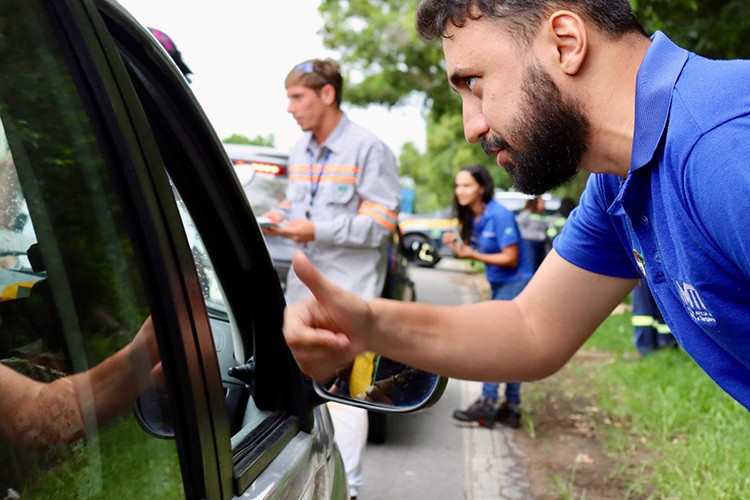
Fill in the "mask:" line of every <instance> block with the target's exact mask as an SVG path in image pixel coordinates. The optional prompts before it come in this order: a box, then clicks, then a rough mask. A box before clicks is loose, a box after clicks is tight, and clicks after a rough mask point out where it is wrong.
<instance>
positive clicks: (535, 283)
mask: <svg viewBox="0 0 750 500" xmlns="http://www.w3.org/2000/svg"><path fill="white" fill-rule="evenodd" d="M294 266H295V267H294V268H295V272H296V273H297V275H298V276H299V277H300V279H302V281H303V282H305V284H307V285H308V287H309V288H310V290H311V291H312V292H313V295H314V298H312V299H310V300H309V301H307V302H303V303H300V304H297V305H294V306H291V307H289V308H287V311H286V315H285V323H284V334H285V336H286V339H287V342H288V344H289V346H290V347H291V349H292V351H293V353H294V356H295V358H296V359H297V362H298V363H299V365H300V367H301V368H302V370H303V371H304V372H305V373H307V374H308V375H310V376H311V377H313V378H315V379H316V380H320V381H323V380H326V379H328V378H330V377H331V375H332V374H333V372H334V370H335V369H336V368H338V367H340V366H345V365H347V364H348V363H351V361H352V359H354V356H356V355H357V354H358V353H359V352H362V351H364V350H368V351H375V352H378V353H380V354H382V355H384V356H386V357H389V358H392V359H394V360H396V361H399V362H402V363H406V364H408V365H411V366H414V367H416V368H421V369H423V370H427V371H430V372H433V373H438V374H441V375H445V376H449V377H455V378H462V379H470V380H498V381H511V380H512V381H525V380H536V379H540V378H543V377H546V376H548V375H550V374H552V373H554V372H555V371H557V370H558V369H559V368H560V367H561V366H563V365H564V364H565V362H566V361H567V360H568V359H570V357H571V356H572V355H573V354H574V353H575V352H576V350H577V349H578V348H579V347H580V346H581V345H582V344H583V342H584V341H585V340H586V339H587V338H588V337H589V336H590V335H591V334H592V333H593V332H594V330H595V329H596V327H597V326H598V325H599V324H600V323H601V322H602V321H603V320H604V319H605V318H606V317H607V315H608V314H609V313H610V312H611V311H612V309H614V307H615V306H617V304H619V303H620V302H621V301H622V300H623V299H624V298H625V296H627V294H628V293H629V292H630V290H631V289H632V288H633V286H634V285H635V283H636V281H635V280H627V279H621V278H612V277H608V276H603V275H599V274H595V273H591V272H588V271H585V270H583V269H581V268H578V267H576V266H574V265H572V264H570V263H568V262H567V261H565V260H564V259H562V258H561V257H559V256H558V255H557V254H556V253H554V252H552V253H550V254H549V255H548V257H547V258H546V259H545V261H544V264H543V265H542V266H541V267H540V268H539V270H538V271H537V273H536V274H535V275H534V278H532V280H531V282H530V283H529V285H528V286H527V287H526V289H525V290H524V291H523V292H522V293H521V294H520V295H519V296H518V297H516V298H515V299H513V300H511V301H499V300H493V301H488V302H481V303H478V304H471V305H463V306H432V305H427V304H415V303H404V302H397V301H390V300H384V299H377V300H374V301H370V302H365V301H363V300H361V299H358V298H357V297H355V296H353V295H352V294H349V293H348V292H346V291H344V290H343V289H341V288H338V287H336V286H335V285H332V284H331V283H330V282H328V281H327V280H325V278H323V277H322V276H321V275H320V274H319V273H318V272H317V271H316V270H315V269H314V268H313V267H312V266H311V265H310V264H309V262H307V260H306V259H305V258H304V256H303V255H301V253H299V254H296V255H295V257H294Z"/></svg>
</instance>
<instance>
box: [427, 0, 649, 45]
mask: <svg viewBox="0 0 750 500" xmlns="http://www.w3.org/2000/svg"><path fill="white" fill-rule="evenodd" d="M561 8H562V9H567V10H570V11H571V12H575V13H576V14H578V15H579V16H581V17H582V18H584V19H585V20H589V21H591V22H593V23H594V24H595V25H596V26H597V27H598V28H599V29H600V30H601V31H602V32H603V33H604V34H605V35H607V36H609V37H610V38H612V39H617V38H620V37H621V36H623V35H625V34H629V33H634V32H635V33H640V34H643V35H645V34H646V33H645V31H644V30H643V27H641V25H640V23H639V22H638V19H637V18H636V17H635V14H634V13H633V9H632V8H631V7H630V2H629V1H628V0H421V1H420V2H419V6H418V7H417V18H416V24H417V31H418V32H419V36H421V37H422V38H423V39H424V40H428V41H432V40H438V39H440V38H441V37H442V38H445V36H446V35H445V29H446V26H448V23H451V24H453V25H455V26H457V27H462V26H463V25H464V23H466V21H467V20H470V19H471V20H477V19H480V18H483V17H484V18H488V19H503V20H505V22H506V24H507V27H508V32H509V33H510V35H511V36H512V37H513V39H514V40H515V41H516V42H518V44H519V46H521V47H523V46H526V45H528V44H529V43H530V42H531V40H532V39H533V38H534V35H535V34H536V32H537V29H538V28H539V25H540V24H541V22H542V20H543V19H544V17H545V16H547V15H549V14H551V13H552V12H554V11H555V10H557V9H561Z"/></svg>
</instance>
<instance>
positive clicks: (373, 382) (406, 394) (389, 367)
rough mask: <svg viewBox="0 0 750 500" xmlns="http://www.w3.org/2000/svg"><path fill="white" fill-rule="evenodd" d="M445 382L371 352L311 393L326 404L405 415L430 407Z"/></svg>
mask: <svg viewBox="0 0 750 500" xmlns="http://www.w3.org/2000/svg"><path fill="white" fill-rule="evenodd" d="M447 384H448V379H447V378H445V377H440V376H438V375H435V374H433V373H428V372H425V371H422V370H418V369H416V368H412V367H410V366H407V365H404V364H402V363H398V362H396V361H393V360H391V359H388V358H385V357H382V356H380V355H379V354H376V353H374V352H365V353H362V354H360V355H359V356H357V358H356V359H355V360H354V363H353V364H352V365H351V366H350V367H348V368H347V369H346V370H342V371H341V372H340V373H338V374H337V376H336V377H334V378H333V379H332V380H329V381H328V382H327V383H325V384H317V383H316V384H315V391H316V392H317V393H318V394H319V395H320V396H321V397H323V398H325V399H327V400H330V401H341V402H344V403H346V404H349V405H353V406H359V407H361V408H366V409H368V410H374V411H379V412H384V413H409V412H413V411H417V410H421V409H423V408H427V407H429V406H432V405H433V404H435V402H437V401H438V400H439V399H440V396H442V394H443V392H444V391H445V387H446V385H447Z"/></svg>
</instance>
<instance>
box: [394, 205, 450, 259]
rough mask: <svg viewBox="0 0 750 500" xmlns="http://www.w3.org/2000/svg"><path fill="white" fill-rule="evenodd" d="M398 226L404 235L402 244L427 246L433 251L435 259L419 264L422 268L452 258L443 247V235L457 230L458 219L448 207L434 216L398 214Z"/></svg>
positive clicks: (448, 251)
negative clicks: (445, 258)
mask: <svg viewBox="0 0 750 500" xmlns="http://www.w3.org/2000/svg"><path fill="white" fill-rule="evenodd" d="M398 224H399V226H400V227H401V231H402V233H403V235H404V244H405V245H406V246H407V247H410V246H411V245H414V244H429V245H431V246H432V247H433V248H434V249H435V258H434V259H432V260H426V261H424V262H420V263H419V265H421V266H423V267H434V266H435V265H436V264H437V263H438V262H440V259H441V258H442V257H452V256H453V253H452V252H451V251H450V249H449V248H448V247H446V246H445V245H443V239H442V238H443V233H445V232H446V231H455V230H457V229H458V219H456V218H455V217H454V216H453V210H452V209H451V208H450V207H448V208H446V209H444V210H441V211H439V212H436V213H434V214H407V213H404V214H400V215H399V219H398Z"/></svg>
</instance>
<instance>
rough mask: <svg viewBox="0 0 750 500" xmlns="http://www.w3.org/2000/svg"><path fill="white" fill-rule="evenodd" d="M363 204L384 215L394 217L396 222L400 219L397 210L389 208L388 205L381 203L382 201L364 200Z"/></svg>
mask: <svg viewBox="0 0 750 500" xmlns="http://www.w3.org/2000/svg"><path fill="white" fill-rule="evenodd" d="M362 206H363V207H365V208H368V209H370V210H376V211H378V212H380V213H381V214H383V215H384V216H386V217H388V218H390V219H392V220H393V222H394V223H395V222H396V220H398V215H397V214H396V212H394V211H392V210H389V209H388V207H386V206H385V205H381V204H380V203H375V202H372V201H363V202H362Z"/></svg>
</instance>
